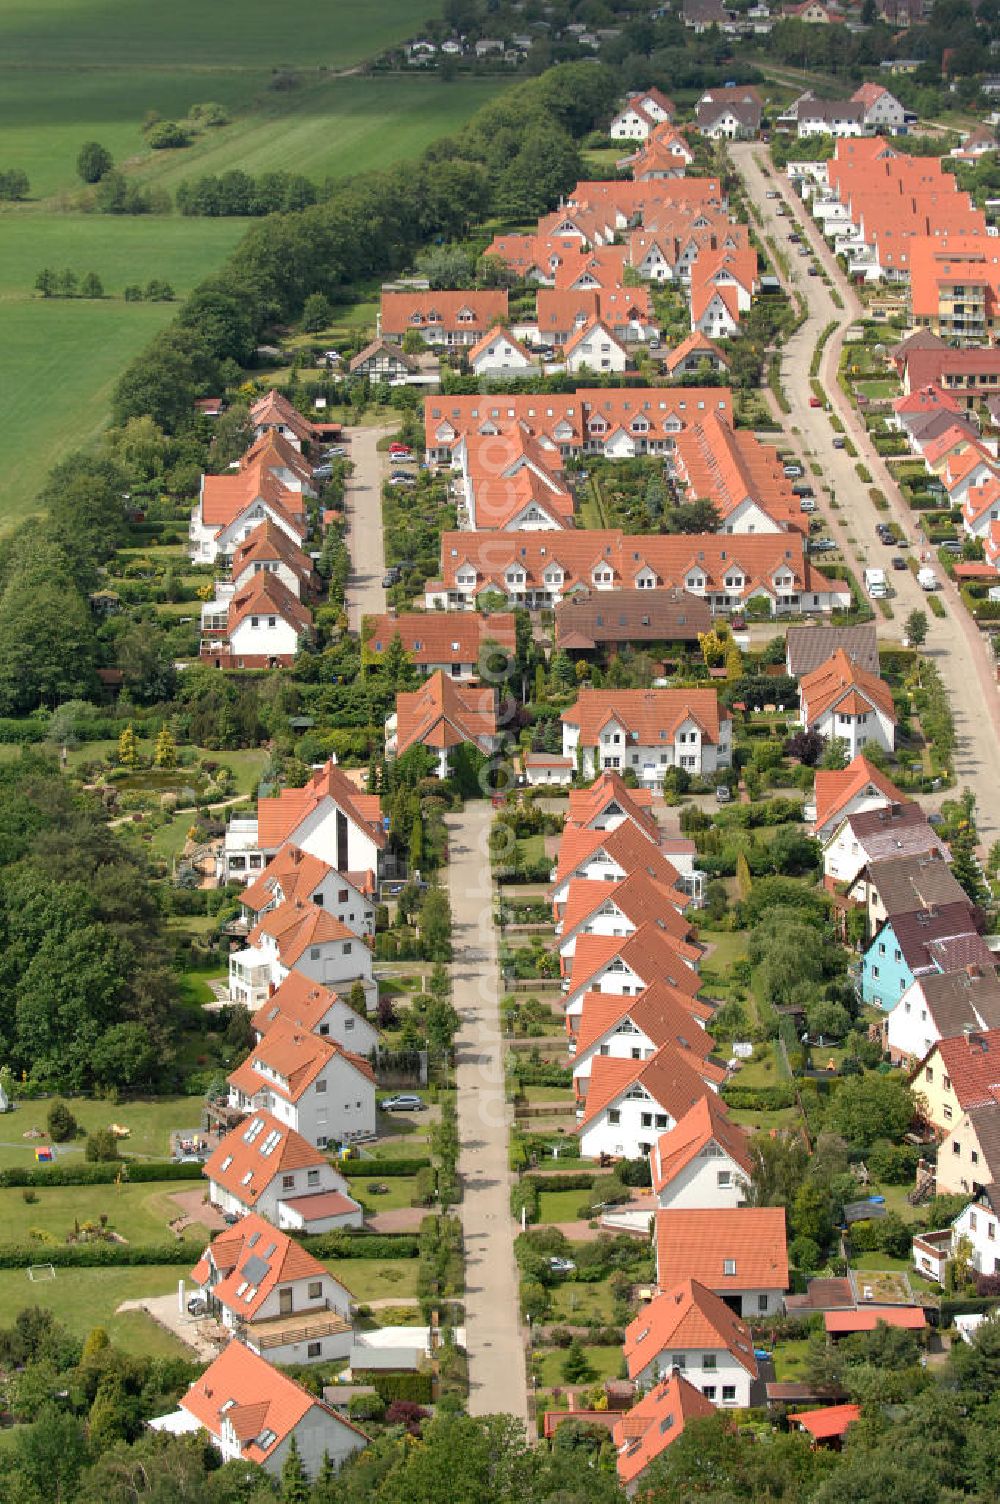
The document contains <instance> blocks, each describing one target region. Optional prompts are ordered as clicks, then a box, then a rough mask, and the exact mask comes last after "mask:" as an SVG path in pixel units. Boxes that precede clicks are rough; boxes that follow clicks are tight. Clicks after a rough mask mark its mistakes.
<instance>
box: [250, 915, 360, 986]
mask: <svg viewBox="0 0 1000 1504" xmlns="http://www.w3.org/2000/svg"><path fill="white" fill-rule="evenodd" d="M265 935H267V936H269V937H270V938H271V939H272V940H273V941H274V943H275V945H276V947H277V950H278V955H279V956H280V958H281V964H282V965H283V966H287V967H288V969H289V970H291V969H292V968H293V967H294V965H295V963H296V961H297V960H298V959H299V957H300V956H301V955H302V954H303V952H304V951H306V950H307V949H308V948H309V946H311V945H329V944H332V943H334V942H336V941H338V940H346V941H352V940H356V939H357V936H356V935H355V934H354V931H353V930H349V929H348V928H347V925H346V924H342V923H341V921H340V920H339V919H335V918H334V916H333V915H332V914H331V913H329V912H328V911H327V910H326V909H321V908H319V907H318V905H317V904H314V903H303V902H302V900H301V899H300V898H293V899H291V900H290V901H289V902H288V903H282V904H279V905H278V907H277V908H276V909H269V910H268V912H267V913H266V914H265V915H264V916H263V917H262V918H261V919H259V920H258V921H257V923H256V924H255V925H254V927H253V929H252V930H251V931H250V934H249V935H248V936H247V945H248V946H256V945H257V944H258V943H259V941H260V940H261V939H262V938H263V937H264V936H265Z"/></svg>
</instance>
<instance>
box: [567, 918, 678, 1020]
mask: <svg viewBox="0 0 1000 1504" xmlns="http://www.w3.org/2000/svg"><path fill="white" fill-rule="evenodd" d="M654 982H660V983H665V984H666V985H667V986H669V987H672V988H673V989H674V991H675V992H679V993H681V994H683V995H684V996H685V997H695V996H696V994H697V992H698V989H699V987H700V985H701V982H700V979H699V977H698V973H697V972H696V971H695V969H694V967H693V966H690V965H689V964H688V962H687V961H685V960H684V958H683V956H681V955H679V954H678V951H677V948H676V946H675V945H674V942H673V940H672V939H671V938H670V936H669V935H668V934H667V933H666V931H665V930H661V929H659V928H658V927H657V926H656V925H655V924H644V925H642V926H641V927H640V928H639V929H637V930H636V931H635V932H634V933H633V934H631V935H628V936H626V938H625V939H623V940H620V939H618V938H617V937H616V936H609V935H581V937H580V939H579V940H578V941H577V949H576V957H575V961H574V965H573V977H572V980H571V981H570V983H569V986H568V988H566V1022H567V1026H568V1028H569V1029H570V1030H571V1032H573V1033H575V1032H576V1029H577V1020H578V1019H579V1017H580V1014H581V1013H582V1011H583V999H584V997H585V996H586V994H587V993H588V992H606V993H608V994H613V993H614V994H618V995H619V996H621V997H638V995H639V993H640V992H644V991H645V989H646V988H647V987H651V986H652V985H653V983H654Z"/></svg>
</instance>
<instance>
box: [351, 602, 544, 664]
mask: <svg viewBox="0 0 1000 1504" xmlns="http://www.w3.org/2000/svg"><path fill="white" fill-rule="evenodd" d="M397 634H398V635H399V640H400V641H401V643H402V644H403V647H404V648H405V649H406V651H407V653H408V654H409V655H410V657H411V658H412V659H413V661H414V663H417V664H419V665H421V666H425V665H430V664H434V663H473V664H478V662H479V654H480V651H481V650H482V646H483V644H484V643H486V642H496V643H499V645H500V646H501V647H502V648H504V649H506V650H507V651H508V652H511V653H513V651H514V648H515V646H516V641H515V629H514V615H513V613H512V612H509V611H498V612H495V613H494V614H493V615H480V614H479V613H478V612H476V611H450V612H445V611H404V612H402V613H401V614H400V615H399V616H391V615H386V616H366V617H365V622H364V643H365V647H366V649H367V650H368V652H369V653H372V654H376V653H378V654H381V653H384V652H385V650H386V648H387V647H388V646H389V644H390V643H391V642H392V640H393V638H394V637H395V636H396V635H397ZM379 644H381V646H379Z"/></svg>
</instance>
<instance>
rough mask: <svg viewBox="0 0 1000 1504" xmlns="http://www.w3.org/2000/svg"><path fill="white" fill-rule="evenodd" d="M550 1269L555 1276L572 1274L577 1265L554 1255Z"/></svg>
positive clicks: (550, 1260)
mask: <svg viewBox="0 0 1000 1504" xmlns="http://www.w3.org/2000/svg"><path fill="white" fill-rule="evenodd" d="M549 1268H550V1269H551V1270H552V1273H553V1274H572V1273H573V1272H574V1270H575V1269H576V1265H575V1264H574V1262H573V1260H572V1259H561V1258H558V1257H557V1256H556V1255H555V1254H553V1255H552V1257H551V1258H550V1259H549Z"/></svg>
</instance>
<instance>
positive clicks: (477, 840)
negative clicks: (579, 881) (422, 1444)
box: [448, 801, 528, 1420]
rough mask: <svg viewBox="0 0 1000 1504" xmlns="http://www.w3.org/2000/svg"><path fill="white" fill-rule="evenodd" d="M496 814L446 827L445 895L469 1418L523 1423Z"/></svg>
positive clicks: (471, 816) (478, 807)
mask: <svg viewBox="0 0 1000 1504" xmlns="http://www.w3.org/2000/svg"><path fill="white" fill-rule="evenodd" d="M492 818H493V811H492V809H491V807H490V805H489V804H488V803H487V802H485V801H483V802H478V803H472V802H470V803H468V804H467V805H466V808H465V810H464V812H463V813H462V814H460V815H451V816H449V818H448V833H449V834H448V841H449V861H448V889H449V895H450V898H451V908H452V919H453V925H454V929H453V935H454V944H455V955H456V957H457V958H458V959H456V960H455V961H454V962H453V963H452V967H451V974H452V987H453V992H452V1001H453V1002H454V1004H455V1007H456V1009H457V1010H458V1013H459V1015H460V1017H461V1019H462V1027H461V1029H460V1030H459V1033H458V1036H457V1038H456V1041H455V1049H456V1060H457V1085H458V1131H459V1138H460V1141H461V1150H460V1153H459V1161H458V1169H459V1174H460V1176H461V1180H462V1204H461V1207H460V1212H461V1217H462V1227H463V1229H464V1233H465V1270H466V1274H465V1277H466V1294H465V1328H466V1334H467V1348H468V1354H469V1412H470V1414H472V1415H492V1414H494V1413H496V1412H498V1411H506V1412H508V1413H509V1414H511V1415H515V1416H517V1417H518V1418H519V1419H521V1420H526V1419H527V1414H528V1395H527V1380H526V1376H525V1355H524V1348H523V1345H522V1340H521V1328H520V1316H519V1311H518V1281H517V1269H516V1265H515V1263H514V1239H513V1229H512V1224H511V1216H510V1188H511V1185H512V1184H513V1179H514V1177H513V1176H512V1175H511V1173H510V1171H509V1169H508V1160H507V1138H508V1131H509V1124H510V1110H509V1108H508V1106H507V1104H506V1102H505V1101H504V1073H503V1040H502V1038H501V1035H500V1011H499V1005H498V1004H499V999H498V973H497V941H496V930H495V928H494V924H493V889H492V882H491V877H490V864H489V854H488V850H487V841H488V837H489V829H490V823H491V821H492Z"/></svg>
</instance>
